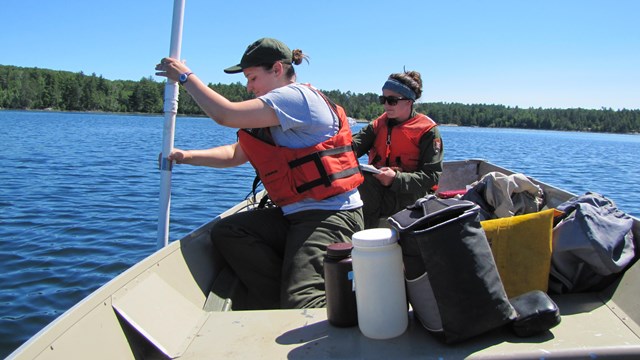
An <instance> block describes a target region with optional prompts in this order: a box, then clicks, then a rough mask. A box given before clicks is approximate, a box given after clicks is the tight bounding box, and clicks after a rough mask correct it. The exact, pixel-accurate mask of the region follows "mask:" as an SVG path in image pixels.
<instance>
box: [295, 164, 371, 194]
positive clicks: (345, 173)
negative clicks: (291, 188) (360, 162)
mask: <svg viewBox="0 0 640 360" xmlns="http://www.w3.org/2000/svg"><path fill="white" fill-rule="evenodd" d="M359 172H360V169H359V168H357V167H354V168H350V169H347V170H343V171H340V172H337V173H335V174H331V175H328V176H327V177H326V178H325V179H328V180H329V185H330V184H331V181H334V180H337V179H342V178H346V177H349V176H351V175H354V174H357V173H359ZM320 185H325V186H329V185H327V182H326V181H325V180H324V179H322V178H318V179H317V180H314V181H310V182H308V183H306V184H302V185H300V186H298V187H296V190H297V191H298V192H299V193H301V192H304V191H308V190H311V189H312V188H314V187H316V186H320Z"/></svg>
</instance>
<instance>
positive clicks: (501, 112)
mask: <svg viewBox="0 0 640 360" xmlns="http://www.w3.org/2000/svg"><path fill="white" fill-rule="evenodd" d="M208 85H209V87H211V88H212V89H214V90H215V91H217V92H219V93H220V94H222V95H223V96H225V97H226V98H227V99H229V100H231V101H241V100H246V99H249V98H251V95H249V94H248V93H247V92H246V90H245V87H244V86H243V85H242V84H241V83H239V82H237V83H232V84H208ZM164 86H165V83H164V81H162V82H158V81H155V80H154V79H153V78H152V77H148V78H142V79H140V81H131V80H108V79H105V78H103V77H102V76H97V75H96V74H91V75H87V74H84V73H83V72H78V73H74V72H68V71H57V70H47V69H39V68H24V67H16V66H7V65H0V109H21V110H54V111H99V112H116V113H150V114H160V113H162V111H163V110H162V109H163V98H164V97H163V93H164ZM322 91H323V92H324V93H325V94H326V95H327V96H328V97H329V98H331V99H332V100H333V101H335V102H336V103H338V104H340V105H342V106H343V107H344V108H345V110H346V112H347V114H348V116H349V117H352V118H354V119H358V120H359V121H370V120H372V119H375V118H376V117H378V116H379V115H380V114H382V112H383V111H384V110H383V107H382V105H380V104H379V103H378V102H377V99H378V95H379V94H375V93H366V94H354V93H352V92H351V91H346V92H343V91H341V90H322ZM179 101H180V102H179V106H178V112H179V113H180V114H183V115H192V116H197V115H203V113H202V111H201V110H200V108H199V107H198V106H197V105H196V103H195V102H194V101H193V100H192V99H191V97H190V96H189V95H188V94H187V93H186V92H185V91H184V90H183V89H182V88H181V89H180V96H179ZM416 109H417V111H419V112H422V113H424V114H427V115H428V116H430V117H431V118H432V119H434V120H435V121H436V122H437V123H439V124H450V125H459V126H478V127H500V128H522V129H543V130H571V131H593V132H612V133H640V110H637V109H636V110H633V109H631V110H627V109H623V110H612V109H605V108H603V109H599V110H593V109H581V108H575V109H542V108H526V109H525V108H519V107H509V106H503V105H493V104H490V105H488V104H460V103H442V102H436V103H418V104H416Z"/></svg>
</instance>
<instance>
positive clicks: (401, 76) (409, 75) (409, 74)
mask: <svg viewBox="0 0 640 360" xmlns="http://www.w3.org/2000/svg"><path fill="white" fill-rule="evenodd" d="M389 77H390V78H393V79H396V80H398V81H400V82H401V83H403V84H405V85H407V86H408V87H409V88H410V89H411V90H413V92H414V93H415V94H416V100H417V99H419V98H420V96H422V77H421V76H420V73H419V72H417V71H405V72H401V73H396V74H391V75H389Z"/></svg>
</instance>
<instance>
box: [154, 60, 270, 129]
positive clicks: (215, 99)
mask: <svg viewBox="0 0 640 360" xmlns="http://www.w3.org/2000/svg"><path fill="white" fill-rule="evenodd" d="M156 70H158V72H156V75H158V76H165V77H167V78H169V79H172V80H174V81H177V80H178V78H179V77H180V74H184V73H187V72H191V71H190V70H189V68H188V67H187V66H186V65H185V64H184V63H183V62H181V61H178V60H176V59H172V58H164V59H162V61H161V63H160V64H158V65H157V66H156ZM183 86H184V89H185V90H187V92H188V93H189V95H191V97H192V98H193V99H194V100H195V102H196V103H198V105H199V106H200V108H202V110H203V111H204V112H205V113H206V114H207V115H208V116H209V117H210V118H212V119H213V120H214V121H215V122H217V123H218V124H220V125H222V126H227V127H231V128H237V129H241V128H262V127H269V126H277V125H280V122H279V120H278V117H277V116H276V113H275V111H274V110H273V109H272V108H271V107H269V106H267V105H266V104H265V103H264V102H263V101H262V100H260V99H251V100H246V101H242V102H231V101H229V100H227V99H226V98H225V97H224V96H222V95H220V94H218V93H217V92H215V91H214V90H213V89H211V88H210V87H208V86H207V85H206V84H205V83H204V82H202V80H200V78H198V76H197V75H196V74H191V75H190V76H189V78H188V80H187V82H186V83H185V84H184V85H183Z"/></svg>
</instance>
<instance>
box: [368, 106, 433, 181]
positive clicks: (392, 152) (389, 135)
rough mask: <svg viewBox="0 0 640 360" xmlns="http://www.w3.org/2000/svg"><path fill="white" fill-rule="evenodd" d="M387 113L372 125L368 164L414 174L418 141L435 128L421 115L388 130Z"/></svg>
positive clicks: (418, 156) (418, 150) (418, 148)
mask: <svg viewBox="0 0 640 360" xmlns="http://www.w3.org/2000/svg"><path fill="white" fill-rule="evenodd" d="M388 123H389V119H388V118H387V113H384V114H382V115H381V116H380V117H379V118H377V119H375V120H374V122H373V129H374V130H373V131H374V133H375V134H376V139H375V141H374V143H373V146H372V147H371V149H370V150H369V164H371V165H373V166H375V167H378V168H380V167H383V166H388V167H399V168H401V169H402V170H403V171H407V172H408V171H416V170H418V160H419V158H420V146H419V143H420V138H422V136H423V135H424V134H425V133H426V132H428V131H429V130H431V129H432V128H433V127H434V126H436V123H435V121H433V120H431V119H430V118H429V117H428V116H426V115H424V114H417V115H416V116H414V117H412V118H411V119H409V120H407V121H404V122H401V123H399V124H397V125H393V126H389V125H388Z"/></svg>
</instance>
